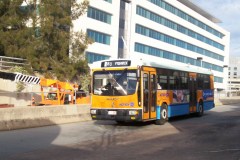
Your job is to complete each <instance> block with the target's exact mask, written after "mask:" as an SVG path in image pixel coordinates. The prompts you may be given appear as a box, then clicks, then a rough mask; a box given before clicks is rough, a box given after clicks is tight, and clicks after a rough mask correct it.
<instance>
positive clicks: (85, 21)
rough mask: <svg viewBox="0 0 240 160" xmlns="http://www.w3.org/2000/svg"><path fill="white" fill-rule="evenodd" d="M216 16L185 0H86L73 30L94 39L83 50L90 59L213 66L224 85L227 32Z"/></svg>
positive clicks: (219, 84)
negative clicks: (148, 60) (144, 60)
mask: <svg viewBox="0 0 240 160" xmlns="http://www.w3.org/2000/svg"><path fill="white" fill-rule="evenodd" d="M219 22H220V20H218V19H217V18H215V17H213V16H212V15H211V14H210V13H207V12H206V11H204V10H203V9H201V8H200V7H198V6H197V5H195V4H193V3H192V2H190V1H189V0H90V5H89V8H88V12H87V13H86V15H84V16H82V17H80V18H79V19H78V20H76V21H74V27H73V30H75V31H79V30H83V31H84V32H86V33H87V34H88V36H89V37H91V38H92V39H93V40H94V41H95V43H93V44H92V45H90V46H89V47H88V49H87V50H86V57H87V59H88V61H89V64H90V65H91V63H92V62H94V61H98V60H103V59H109V58H139V59H141V58H142V59H145V58H147V59H154V60H155V61H158V62H159V63H161V61H167V62H169V63H171V64H173V65H189V66H191V65H193V66H198V67H200V68H201V67H202V68H206V69H210V70H212V71H213V73H214V81H215V88H216V89H220V90H221V89H226V88H227V79H228V74H227V68H224V66H226V65H228V61H229V43H230V42H229V41H230V33H229V32H228V31H226V30H224V29H223V28H221V27H220V26H219V25H218V23H219Z"/></svg>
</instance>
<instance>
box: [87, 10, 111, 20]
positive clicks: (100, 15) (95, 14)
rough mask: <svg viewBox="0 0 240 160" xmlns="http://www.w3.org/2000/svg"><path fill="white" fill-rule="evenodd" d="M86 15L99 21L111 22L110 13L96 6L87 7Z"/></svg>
mask: <svg viewBox="0 0 240 160" xmlns="http://www.w3.org/2000/svg"><path fill="white" fill-rule="evenodd" d="M87 16H88V17H89V18H93V19H96V20H98V21H101V22H105V23H108V24H111V17H112V15H111V14H109V13H106V12H104V11H101V10H99V9H96V8H92V7H88V13H87Z"/></svg>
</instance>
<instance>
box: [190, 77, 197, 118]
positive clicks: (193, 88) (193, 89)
mask: <svg viewBox="0 0 240 160" xmlns="http://www.w3.org/2000/svg"><path fill="white" fill-rule="evenodd" d="M189 96H190V97H189V112H190V113H192V112H196V110H197V107H196V106H197V74H196V73H189Z"/></svg>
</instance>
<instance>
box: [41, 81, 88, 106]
mask: <svg viewBox="0 0 240 160" xmlns="http://www.w3.org/2000/svg"><path fill="white" fill-rule="evenodd" d="M40 86H41V98H42V101H41V102H40V103H39V105H63V104H90V96H89V95H87V93H86V92H85V91H84V90H81V86H79V85H77V84H71V83H69V82H61V81H59V80H54V79H45V78H41V79H40ZM44 89H48V91H47V92H46V91H44Z"/></svg>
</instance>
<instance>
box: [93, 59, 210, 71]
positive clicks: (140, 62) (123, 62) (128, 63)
mask: <svg viewBox="0 0 240 160" xmlns="http://www.w3.org/2000/svg"><path fill="white" fill-rule="evenodd" d="M138 66H148V67H156V68H164V69H172V70H179V71H186V72H195V73H202V74H213V73H212V71H211V70H209V69H204V68H201V67H197V66H193V65H190V64H189V65H188V64H186V65H176V64H174V63H173V62H171V63H167V62H165V61H154V60H151V61H150V60H146V59H109V60H102V61H96V62H93V64H92V65H91V69H100V68H119V67H124V68H127V67H138Z"/></svg>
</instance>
